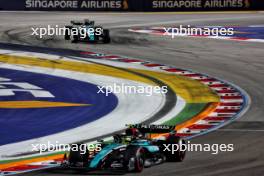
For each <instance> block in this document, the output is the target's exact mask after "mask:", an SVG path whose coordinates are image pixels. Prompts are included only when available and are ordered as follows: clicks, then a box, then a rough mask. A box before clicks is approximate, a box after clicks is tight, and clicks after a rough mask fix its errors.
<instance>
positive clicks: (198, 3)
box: [0, 0, 264, 12]
mask: <svg viewBox="0 0 264 176" xmlns="http://www.w3.org/2000/svg"><path fill="white" fill-rule="evenodd" d="M0 10H37V11H39V10H41V11H123V12H126V11H138V12H141V11H147V12H153V11H223V10H225V11H226V10H230V11H240V10H264V0H0Z"/></svg>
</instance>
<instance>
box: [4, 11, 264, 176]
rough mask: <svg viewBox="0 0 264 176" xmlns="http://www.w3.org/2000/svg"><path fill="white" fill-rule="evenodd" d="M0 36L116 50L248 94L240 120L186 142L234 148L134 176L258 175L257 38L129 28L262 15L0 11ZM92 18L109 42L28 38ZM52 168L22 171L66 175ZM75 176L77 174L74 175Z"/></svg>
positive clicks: (261, 165)
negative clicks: (42, 28) (37, 30)
mask: <svg viewBox="0 0 264 176" xmlns="http://www.w3.org/2000/svg"><path fill="white" fill-rule="evenodd" d="M0 13H1V15H0V41H1V42H7V43H18V44H26V45H34V46H45V47H52V48H70V49H78V50H85V51H91V50H92V51H97V52H103V53H106V54H107V53H109V54H119V55H125V56H128V57H134V58H140V59H144V60H150V61H155V62H158V63H163V64H168V65H174V66H177V67H182V68H187V69H193V70H195V71H198V72H202V73H206V74H209V75H211V76H215V77H218V78H221V79H224V80H227V81H230V82H232V83H234V84H236V85H238V86H240V87H241V88H243V89H244V90H245V91H246V92H247V93H248V94H249V95H250V97H251V106H250V108H249V110H248V111H247V113H246V114H244V115H243V116H242V117H241V118H240V119H238V120H236V121H235V122H233V123H231V124H230V125H228V126H225V127H224V128H222V129H219V130H217V131H215V132H212V133H209V134H207V135H204V136H201V137H197V138H195V139H193V140H192V143H202V144H204V143H209V144H213V143H216V144H221V143H225V144H228V143H233V144H234V147H235V150H234V151H233V152H225V153H223V152H222V153H219V154H217V155H213V154H211V153H209V152H189V153H188V155H187V157H186V160H185V161H184V162H183V163H166V164H162V165H158V166H154V167H152V168H148V169H145V170H144V171H143V173H141V174H126V175H179V176H211V175H213V176H218V175H219V176H220V175H221V176H222V175H225V176H229V175H232V176H244V175H245V176H249V175H250V176H255V175H256V176H261V175H263V173H264V150H263V148H264V140H263V135H264V109H263V105H264V98H263V97H264V96H263V94H264V77H263V75H264V57H263V55H264V50H263V48H264V43H254V42H239V41H226V40H214V39H205V38H188V37H177V38H174V39H171V38H169V37H161V36H152V35H146V34H136V33H131V32H128V31H127V29H128V28H129V27H131V26H132V27H140V26H159V25H168V26H172V25H179V24H187V25H188V24H190V25H238V26H243V25H258V24H264V14H263V13H230V14H217V13H213V14H207V13H205V14H188V13H187V14H173V13H165V14H153V13H150V14H141V13H139V14H112V13H109V14H99V13H94V14H88V13H69V12H64V13H58V12H48V13H45V12H28V13H26V12H0ZM83 18H92V19H94V20H96V22H97V23H98V24H103V26H104V27H108V28H111V36H112V38H113V42H112V43H111V44H109V45H104V44H98V45H95V44H91V45H87V44H72V43H70V42H65V41H64V40H63V39H62V38H60V37H56V38H45V39H42V40H39V39H37V38H34V37H32V36H30V33H31V31H30V29H29V26H38V25H47V24H53V25H55V24H61V25H63V24H67V23H68V22H69V21H70V20H72V19H83ZM70 174H73V173H67V172H66V173H65V172H59V171H54V170H51V171H39V172H34V173H28V174H24V175H28V176H30V175H39V176H40V175H41V176H42V175H54V176H55V175H56V176H59V175H70ZM75 175H78V173H77V174H76V173H75Z"/></svg>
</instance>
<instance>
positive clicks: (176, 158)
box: [164, 135, 186, 162]
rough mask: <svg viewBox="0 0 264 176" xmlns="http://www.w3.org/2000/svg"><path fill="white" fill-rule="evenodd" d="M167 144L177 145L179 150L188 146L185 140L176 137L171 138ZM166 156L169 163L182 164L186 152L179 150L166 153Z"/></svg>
mask: <svg viewBox="0 0 264 176" xmlns="http://www.w3.org/2000/svg"><path fill="white" fill-rule="evenodd" d="M165 143H166V144H171V145H173V144H177V145H178V147H179V148H181V147H180V146H181V145H184V144H186V142H185V140H184V139H182V138H180V137H178V136H174V135H171V136H169V137H168V138H167V140H166V142H165ZM164 154H165V156H166V160H167V161H169V162H182V161H183V160H184V158H185V155H186V150H184V151H183V150H179V149H178V150H176V151H174V153H173V152H172V151H165V152H164Z"/></svg>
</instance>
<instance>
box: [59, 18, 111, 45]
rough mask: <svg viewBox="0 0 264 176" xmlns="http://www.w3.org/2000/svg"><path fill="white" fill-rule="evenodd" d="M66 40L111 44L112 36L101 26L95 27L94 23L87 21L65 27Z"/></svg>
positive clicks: (74, 22)
mask: <svg viewBox="0 0 264 176" xmlns="http://www.w3.org/2000/svg"><path fill="white" fill-rule="evenodd" d="M65 29H66V32H65V35H64V39H65V40H72V42H74V43H76V42H79V41H84V42H85V41H86V42H101V43H110V41H111V39H110V34H109V30H108V29H103V28H102V27H101V26H95V23H94V21H89V20H88V19H85V20H83V21H71V25H68V26H65Z"/></svg>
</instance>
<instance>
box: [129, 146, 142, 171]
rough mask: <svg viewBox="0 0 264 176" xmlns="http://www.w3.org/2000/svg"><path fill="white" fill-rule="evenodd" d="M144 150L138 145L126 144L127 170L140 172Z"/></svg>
mask: <svg viewBox="0 0 264 176" xmlns="http://www.w3.org/2000/svg"><path fill="white" fill-rule="evenodd" d="M144 155H145V151H144V149H143V148H142V147H139V146H128V148H127V150H126V153H125V160H126V164H127V170H128V171H130V172H131V171H134V172H142V171H143V169H144V162H145V156H144Z"/></svg>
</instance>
